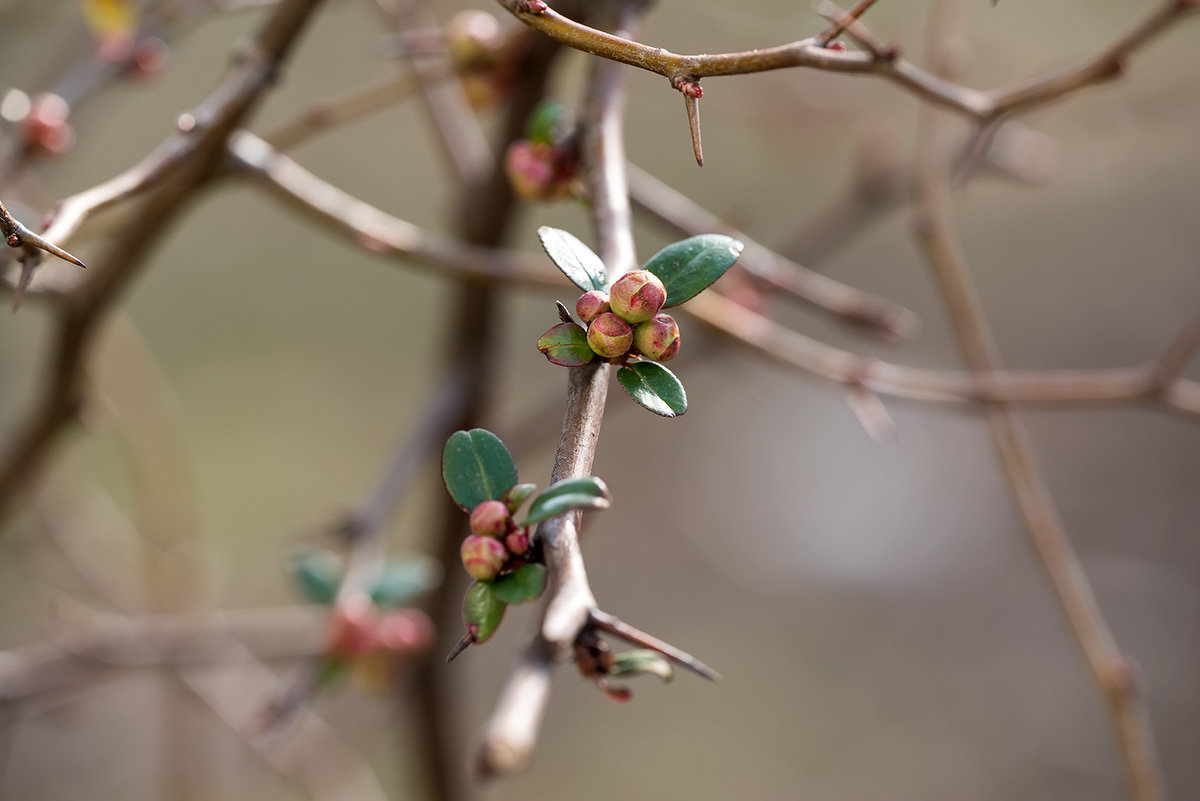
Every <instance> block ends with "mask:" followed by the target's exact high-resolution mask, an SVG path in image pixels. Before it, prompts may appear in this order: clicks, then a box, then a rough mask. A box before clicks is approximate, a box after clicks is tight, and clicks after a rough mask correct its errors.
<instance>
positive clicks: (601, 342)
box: [575, 270, 679, 362]
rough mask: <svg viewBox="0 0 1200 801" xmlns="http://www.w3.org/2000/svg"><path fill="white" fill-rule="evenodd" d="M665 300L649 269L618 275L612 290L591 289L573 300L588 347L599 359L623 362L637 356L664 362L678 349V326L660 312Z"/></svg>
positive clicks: (661, 286)
mask: <svg viewBox="0 0 1200 801" xmlns="http://www.w3.org/2000/svg"><path fill="white" fill-rule="evenodd" d="M666 300H667V290H666V287H664V286H663V282H662V281H661V280H660V279H659V277H658V276H656V275H655V274H654V273H652V272H650V271H649V270H634V271H633V272H630V273H626V274H625V275H623V276H621V278H619V279H618V280H617V281H616V283H614V284H613V285H612V290H611V291H609V292H604V291H603V290H599V289H593V290H591V291H590V292H584V293H583V294H582V295H580V296H579V300H578V301H576V302H575V312H576V313H577V314H578V315H579V319H580V320H582V321H583V322H584V323H585V324H587V327H588V328H587V343H588V346H589V347H591V349H592V350H593V351H594V352H595V353H596V355H598V356H600V358H602V359H610V360H614V361H625V360H626V359H627V358H628V357H629V356H639V357H641V358H644V359H650V360H651V361H656V362H666V361H670V360H671V359H672V358H674V356H675V354H676V353H678V352H679V326H678V325H677V324H676V322H675V319H674V318H673V317H671V315H669V314H661V313H660V312H661V310H662V307H663V304H664V303H665V302H666Z"/></svg>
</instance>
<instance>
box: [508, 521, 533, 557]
mask: <svg viewBox="0 0 1200 801" xmlns="http://www.w3.org/2000/svg"><path fill="white" fill-rule="evenodd" d="M504 544H505V546H506V547H507V548H508V550H509V553H512V554H514V555H516V556H521V555H522V554H524V553H525V552H526V551H528V550H529V528H528V527H525V528H519V529H517V530H516V531H514V532H513V533H512V534H509V535H508V536H507V537H505V538H504Z"/></svg>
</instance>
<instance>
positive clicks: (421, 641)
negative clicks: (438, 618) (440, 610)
mask: <svg viewBox="0 0 1200 801" xmlns="http://www.w3.org/2000/svg"><path fill="white" fill-rule="evenodd" d="M432 643H433V621H432V620H430V619H429V616H428V615H426V614H425V613H424V612H422V611H420V610H419V609H396V610H393V611H391V612H388V613H387V614H386V615H384V616H383V619H382V620H381V621H379V647H380V648H382V649H384V650H386V651H400V652H406V653H412V652H418V653H419V652H421V651H424V650H425V649H426V648H428V647H429V646H430V645H431V644H432Z"/></svg>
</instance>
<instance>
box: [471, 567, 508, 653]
mask: <svg viewBox="0 0 1200 801" xmlns="http://www.w3.org/2000/svg"><path fill="white" fill-rule="evenodd" d="M507 608H508V606H507V604H505V603H504V601H501V600H500V599H499V598H497V597H496V594H495V593H494V592H493V591H492V585H491V584H490V583H488V582H485V581H477V582H475V583H474V584H472V585H471V586H470V587H467V595H466V597H465V598H463V623H465V624H466V626H467V631H468V632H470V633H471V634H474V635H475V642H477V643H478V642H487V641H488V638H490V637H491V636H492V635H493V634H494V633H495V632H496V628H497V627H498V626H499V625H500V621H501V620H503V619H504V610H505V609H507Z"/></svg>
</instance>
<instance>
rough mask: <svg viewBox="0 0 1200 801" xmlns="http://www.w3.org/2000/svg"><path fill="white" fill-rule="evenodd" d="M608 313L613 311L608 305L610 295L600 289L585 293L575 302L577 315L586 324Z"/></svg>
mask: <svg viewBox="0 0 1200 801" xmlns="http://www.w3.org/2000/svg"><path fill="white" fill-rule="evenodd" d="M606 311H611V309H610V308H609V305H608V293H607V292H604V291H602V290H599V289H593V290H591V291H590V292H584V293H583V294H582V295H580V296H579V300H577V301H575V313H576V314H578V315H579V319H580V320H583V321H584V322H585V323H590V322H591V321H592V320H595V319H596V318H597V317H599V316H600V315H602V314H604V313H605V312H606Z"/></svg>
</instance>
